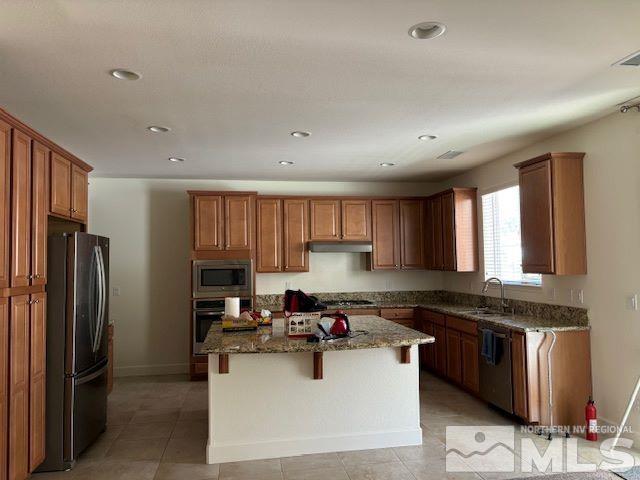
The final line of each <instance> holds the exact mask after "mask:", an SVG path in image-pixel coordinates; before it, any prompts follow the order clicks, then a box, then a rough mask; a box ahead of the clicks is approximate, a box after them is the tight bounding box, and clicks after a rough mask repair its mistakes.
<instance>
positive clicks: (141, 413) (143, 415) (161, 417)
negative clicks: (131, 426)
mask: <svg viewBox="0 0 640 480" xmlns="http://www.w3.org/2000/svg"><path fill="white" fill-rule="evenodd" d="M179 415H180V410H178V409H177V408H167V409H161V408H157V409H153V410H138V411H137V412H136V414H135V415H134V416H133V418H132V419H131V423H169V422H176V421H177V420H178V416H179Z"/></svg>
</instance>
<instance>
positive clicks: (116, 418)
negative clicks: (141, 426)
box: [107, 410, 136, 426]
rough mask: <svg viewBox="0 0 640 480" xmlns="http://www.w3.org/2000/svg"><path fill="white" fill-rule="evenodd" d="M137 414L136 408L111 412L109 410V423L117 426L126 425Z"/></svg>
mask: <svg viewBox="0 0 640 480" xmlns="http://www.w3.org/2000/svg"><path fill="white" fill-rule="evenodd" d="M135 414H136V411H135V410H131V411H126V412H125V411H118V412H110V411H107V425H109V426H115V425H126V424H128V423H129V422H130V421H131V419H132V418H133V416H134V415H135Z"/></svg>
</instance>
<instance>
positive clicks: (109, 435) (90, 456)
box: [80, 425, 125, 461]
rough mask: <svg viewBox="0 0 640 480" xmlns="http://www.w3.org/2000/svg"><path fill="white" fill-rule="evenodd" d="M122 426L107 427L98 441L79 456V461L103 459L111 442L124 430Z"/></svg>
mask: <svg viewBox="0 0 640 480" xmlns="http://www.w3.org/2000/svg"><path fill="white" fill-rule="evenodd" d="M124 428H125V426H124V425H108V426H107V430H106V431H105V432H104V433H103V434H102V435H100V437H98V439H97V440H96V441H95V442H94V443H93V444H92V445H90V446H89V447H88V448H87V449H86V450H85V451H84V452H82V453H81V454H80V460H83V461H89V460H90V461H96V460H100V459H103V458H104V457H105V456H106V455H107V452H108V451H109V449H110V448H111V446H112V445H113V442H115V441H116V439H117V438H118V436H119V435H120V434H121V433H122V431H123V430H124Z"/></svg>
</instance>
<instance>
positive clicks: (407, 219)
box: [400, 200, 425, 270]
mask: <svg viewBox="0 0 640 480" xmlns="http://www.w3.org/2000/svg"><path fill="white" fill-rule="evenodd" d="M423 205H424V204H423V202H422V200H400V267H401V268H403V269H407V270H409V269H416V268H424V263H425V262H424V223H423V222H424V208H423Z"/></svg>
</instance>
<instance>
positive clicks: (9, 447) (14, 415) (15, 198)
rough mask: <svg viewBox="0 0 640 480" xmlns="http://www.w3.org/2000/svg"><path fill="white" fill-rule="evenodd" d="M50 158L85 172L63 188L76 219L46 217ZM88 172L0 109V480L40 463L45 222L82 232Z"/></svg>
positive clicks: (17, 479)
mask: <svg viewBox="0 0 640 480" xmlns="http://www.w3.org/2000/svg"><path fill="white" fill-rule="evenodd" d="M52 155H56V157H57V158H61V159H63V160H64V161H66V162H68V163H69V165H70V170H69V174H70V175H72V172H73V171H75V170H81V171H82V174H79V173H76V175H75V176H73V177H70V178H69V183H68V185H69V186H68V188H69V198H71V199H74V201H75V203H74V204H73V205H74V209H75V211H74V210H72V208H71V206H70V207H69V210H68V211H66V212H64V214H62V213H63V212H62V211H61V210H59V209H58V211H52V210H51V197H50V192H51V191H52V190H54V191H58V192H59V191H60V183H59V182H54V183H52V182H53V179H52V178H51V176H50V171H51V162H52ZM90 170H91V167H90V166H89V165H87V164H86V163H84V162H82V161H81V160H79V159H77V158H76V157H74V156H73V155H71V154H70V153H68V152H66V151H65V150H63V149H61V148H60V147H58V146H57V145H55V144H54V143H53V142H51V141H50V140H48V139H46V138H45V137H43V136H42V135H40V134H39V133H37V132H36V131H34V130H33V129H31V128H30V127H28V126H27V125H25V124H23V123H22V122H20V121H19V120H17V119H15V118H14V117H12V116H11V115H9V114H8V113H6V112H5V111H3V110H2V109H0V197H2V202H0V480H24V479H26V478H27V477H28V476H29V475H30V474H31V473H32V472H33V471H34V470H35V469H36V468H37V467H38V466H39V465H40V463H42V461H43V460H44V457H45V433H46V432H45V412H46V368H45V367H46V335H47V333H46V311H47V307H46V305H47V304H46V302H47V293H46V284H47V229H48V217H49V216H50V215H51V216H54V217H58V218H60V217H62V218H65V219H69V220H74V221H76V223H80V224H81V226H80V229H84V222H86V212H87V200H86V198H87V196H86V191H87V182H86V179H87V174H88V172H89V171H90ZM57 178H60V175H58V177H57ZM81 179H84V183H82V180H81ZM66 181H67V179H66V178H63V179H62V182H63V183H64V182H66ZM74 182H75V184H74ZM72 188H75V193H74V191H73V190H72ZM78 212H79V213H80V215H78Z"/></svg>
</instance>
